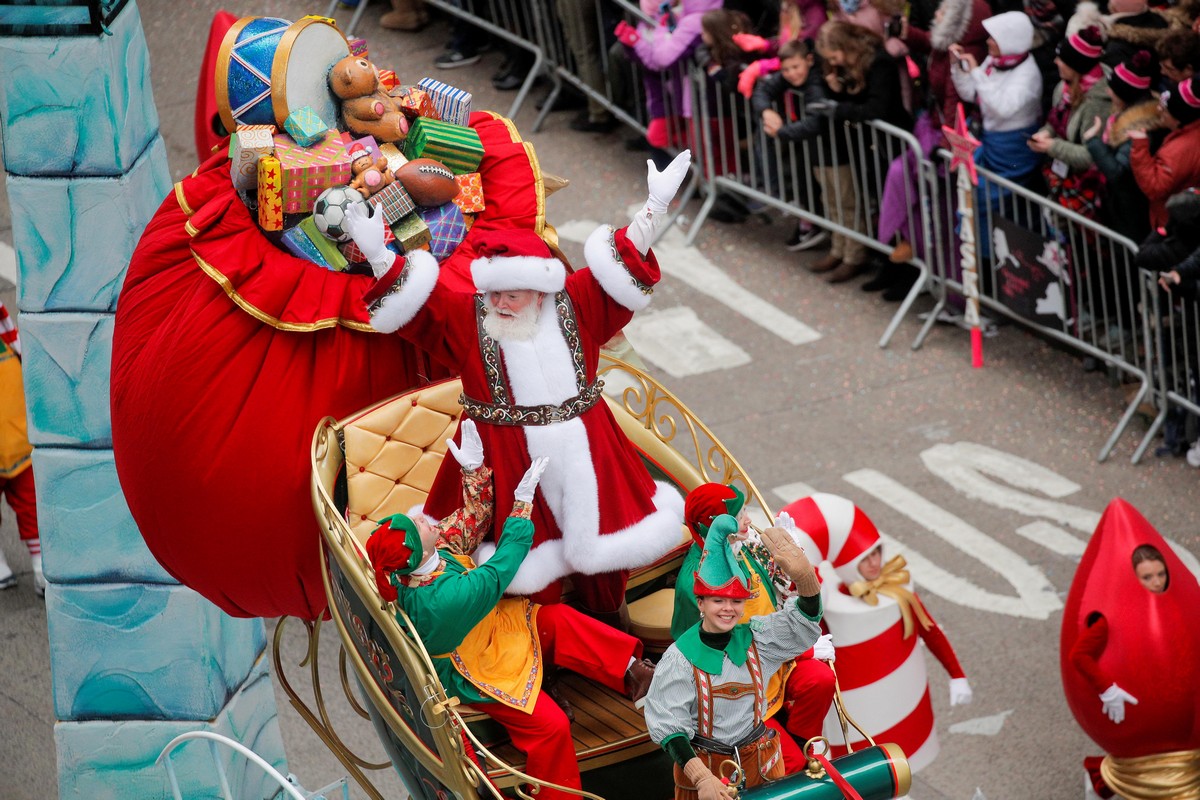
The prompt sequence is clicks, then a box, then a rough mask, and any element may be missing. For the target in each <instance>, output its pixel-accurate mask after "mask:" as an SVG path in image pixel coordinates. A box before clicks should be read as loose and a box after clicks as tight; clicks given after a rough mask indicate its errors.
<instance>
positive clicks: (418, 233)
mask: <svg viewBox="0 0 1200 800" xmlns="http://www.w3.org/2000/svg"><path fill="white" fill-rule="evenodd" d="M392 233H393V234H394V235H395V237H396V243H397V244H399V245H400V250H401V251H402V252H405V253H411V252H412V251H413V250H416V249H417V248H419V247H423V246H424V245H427V244H429V240H430V238H431V237H430V235H429V226H428V225H426V224H425V220H423V219H421V217H420V215H418V214H409V215H408V216H407V217H405V218H404V219H402V220H400V221H399V222H397V223H396V224H394V225H392Z"/></svg>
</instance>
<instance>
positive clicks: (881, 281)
mask: <svg viewBox="0 0 1200 800" xmlns="http://www.w3.org/2000/svg"><path fill="white" fill-rule="evenodd" d="M871 266H872V267H873V268H874V269H875V277H873V278H871V280H869V281H867V282H866V283H864V284H863V285H862V286H860V287H858V288H860V289H862V290H863V291H864V292H882V291H883V290H884V289H889V288H891V286H892V283H893V281H894V280H895V278H896V275H895V272H896V270H895V265H894V264H889V263H886V262H883V261H880V260H879V259H876V258H872V259H871Z"/></svg>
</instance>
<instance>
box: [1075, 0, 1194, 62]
mask: <svg viewBox="0 0 1200 800" xmlns="http://www.w3.org/2000/svg"><path fill="white" fill-rule="evenodd" d="M1089 25H1097V26H1099V27H1100V29H1101V30H1102V31H1103V32H1104V42H1105V44H1104V56H1103V58H1102V60H1103V61H1104V63H1105V64H1107V65H1108V66H1110V67H1115V66H1116V65H1117V64H1120V63H1121V62H1122V61H1124V60H1126V59H1127V58H1129V57H1130V56H1132V55H1133V54H1134V53H1136V52H1137V51H1138V50H1149V51H1150V52H1152V53H1153V52H1155V51H1156V50H1157V48H1158V43H1159V42H1160V41H1161V40H1162V38H1163V36H1165V35H1166V33H1167V30H1168V29H1170V28H1173V27H1186V26H1187V22H1186V21H1185V20H1184V19H1183V18H1182V16H1181V15H1180V14H1179V13H1178V12H1176V11H1174V10H1159V9H1156V8H1148V9H1147V10H1145V11H1142V12H1140V13H1137V14H1101V13H1100V9H1099V8H1098V7H1097V5H1096V4H1095V3H1093V2H1090V0H1086V1H1085V2H1082V3H1080V4H1079V5H1077V6H1076V7H1075V13H1073V14H1072V15H1071V19H1070V21H1069V22H1068V23H1067V33H1068V34H1070V33H1074V32H1075V31H1078V30H1081V29H1083V28H1086V27H1087V26H1089Z"/></svg>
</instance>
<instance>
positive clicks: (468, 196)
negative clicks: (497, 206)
mask: <svg viewBox="0 0 1200 800" xmlns="http://www.w3.org/2000/svg"><path fill="white" fill-rule="evenodd" d="M454 180H456V181H458V196H457V197H455V198H454V200H453V202H454V205H456V206H458V208H459V210H460V211H462V212H463V213H464V214H478V213H479V212H480V211H483V209H484V208H486V207H487V206H486V205H485V203H484V200H483V179H482V178H481V177H480V176H479V173H478V172H468V173H467V174H466V175H455V176H454Z"/></svg>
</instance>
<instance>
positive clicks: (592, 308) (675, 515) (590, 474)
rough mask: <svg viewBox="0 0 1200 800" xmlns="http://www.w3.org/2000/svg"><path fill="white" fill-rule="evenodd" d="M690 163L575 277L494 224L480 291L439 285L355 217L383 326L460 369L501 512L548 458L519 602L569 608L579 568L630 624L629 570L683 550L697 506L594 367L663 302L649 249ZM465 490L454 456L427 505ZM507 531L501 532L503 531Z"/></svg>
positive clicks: (374, 314) (443, 507)
mask: <svg viewBox="0 0 1200 800" xmlns="http://www.w3.org/2000/svg"><path fill="white" fill-rule="evenodd" d="M690 160H691V154H690V153H689V152H687V151H685V152H683V153H681V154H680V155H679V156H678V157H677V158H675V160H674V161H672V162H671V164H670V166H668V167H667V168H666V169H665V170H663V171H661V172H659V171H658V170H657V169H655V168H654V165H653V164H652V163H651V164H650V165H649V177H648V183H649V198H648V199H647V201H646V203H645V205H644V206H643V207H642V208H641V209H640V210H639V211H638V213H637V214H636V215H635V216H634V219H633V221H632V222H631V223H630V224H629V226H628V227H625V228H622V229H620V230H616V231H614V230H613V229H611V228H609V227H601V228H599V229H597V230H596V231H595V232H594V233H592V235H591V236H590V237H589V238H588V240H587V242H586V244H585V246H584V256H585V258H586V260H587V263H588V265H589V266H588V267H587V268H585V269H581V270H578V271H576V272H574V273H572V274H571V275H567V273H566V269H565V267H564V265H563V264H562V262H561V261H559V260H558V259H556V258H555V257H554V256H553V254H552V253H551V251H550V248H549V247H548V246H547V245H546V243H545V242H544V241H543V240H542V239H541V238H540V237H539V236H538V235H537V234H536V233H534V232H533V231H531V230H528V229H510V230H496V231H489V232H488V234H487V235H486V236H485V237H483V238H482V239H481V241H480V243H479V246H478V249H477V253H478V256H479V257H478V258H476V260H475V261H474V262H472V264H471V275H472V278H473V279H474V282H475V287H476V289H477V290H478V294H474V295H467V294H461V293H455V292H453V291H451V290H449V289H447V288H446V287H445V286H443V285H441V284H440V283H439V282H438V279H437V278H438V265H437V262H436V261H435V260H434V258H433V257H432V256H431V255H430V254H428V253H426V252H424V251H420V250H417V251H414V252H412V253H409V254H408V255H407V256H396V255H395V254H393V253H392V252H391V251H389V250H388V249H387V248H386V247H385V246H384V244H383V225H384V223H383V219H382V217H381V216H380V215H378V214H376V215H375V216H370V215H369V214H370V211H369V210H368V209H367V208H366V207H365V206H364V205H357V206H354V207H352V208H351V209H350V212H349V213H348V215H347V216H348V221H347V228H348V230H349V232H350V235H351V236H352V238H353V239H354V241H355V243H356V244H357V245H358V246H359V248H360V249H361V250H362V252H363V253H364V254H365V255H366V256H367V258H368V260H369V262H370V264H371V269H372V271H373V272H374V273H375V276H376V278H377V281H376V283H375V285H374V286H373V287H372V289H371V290H370V291H369V292H368V293H367V295H366V297H365V298H364V300H365V301H366V303H367V306H368V310H369V312H370V315H371V325H372V326H373V327H374V328H376V329H377V330H380V331H383V332H392V331H395V332H397V333H399V334H400V335H401V336H403V337H404V338H405V339H407V340H408V341H410V342H412V343H413V344H416V345H417V346H418V347H421V348H423V349H425V350H426V351H428V352H429V353H430V354H431V356H432V357H433V358H434V359H436V360H439V361H441V362H442V363H444V364H445V365H447V366H449V367H450V368H452V369H454V370H455V371H457V372H458V373H459V374H460V375H461V376H462V382H463V396H462V404H463V409H464V414H465V415H466V416H467V417H469V418H471V419H474V420H475V422H476V423H477V424H478V426H479V433H480V436H481V438H482V439H483V444H484V448H485V452H487V453H488V454H489V458H490V459H491V464H490V466H491V467H492V469H493V473H494V479H495V492H496V504H497V507H500V508H505V507H507V506H509V505H511V503H512V495H513V490H514V489H515V488H516V485H517V483H518V482H519V481H520V479H521V476H522V475H523V474H524V473H525V471H526V469H528V467H529V465H530V463H531V461H532V459H534V458H539V457H543V456H545V457H549V458H550V463H551V467H550V469H549V470H548V471H547V472H546V475H545V476H544V477H543V478H542V482H541V484H540V486H539V488H538V498H539V502H536V503H535V505H534V510H533V522H534V525H535V530H536V533H535V536H534V543H533V548H532V549H531V550H530V552H529V555H528V556H526V558H525V560H524V561H523V562H522V564H521V568H520V570H519V571H518V572H517V574H516V577H515V578H514V579H513V581H512V583H511V584H510V585H509V592H510V593H512V594H525V595H530V596H532V597H533V599H534V600H535V601H536V602H539V603H553V602H557V601H558V600H559V598H560V596H561V593H562V586H561V580H562V578H564V577H566V576H568V575H575V576H576V577H575V579H574V585H575V588H576V589H577V590H578V591H579V593H580V599H581V602H582V604H583V606H584V607H585V608H586V609H588V610H589V611H591V612H593V613H595V614H597V615H601V616H608V615H616V614H618V613H619V612H620V610H621V609H622V608H623V605H624V595H625V578H626V572H625V571H626V570H628V569H631V568H634V567H639V566H643V565H645V564H648V563H650V562H652V561H654V560H655V559H657V558H659V557H661V556H662V555H664V554H665V553H667V552H668V551H670V550H671V548H673V547H675V546H676V545H678V544H679V542H680V538H681V528H680V525H681V523H682V520H683V499H682V497H681V496H680V494H679V492H678V491H677V490H676V489H675V488H674V487H673V486H671V485H670V484H666V483H660V482H655V481H654V480H652V479H651V477H650V474H649V473H648V472H647V470H646V467H645V466H644V464H643V463H642V461H641V459H640V457H639V456H638V453H637V451H636V450H635V449H634V448H633V446H632V445H631V444H630V442H629V440H628V439H627V438H626V437H625V435H624V434H623V433H622V432H621V431H620V429H619V428H618V426H617V423H616V420H615V419H614V418H613V416H612V412H611V411H609V409H608V406H607V405H606V404H605V403H604V402H603V400H602V397H601V388H602V382H601V381H599V380H597V377H596V370H597V366H598V361H599V355H600V348H601V346H602V345H603V344H604V343H605V342H607V341H608V340H609V339H610V338H611V337H612V336H613V335H615V334H616V333H617V332H619V331H620V330H621V329H622V328H623V327H624V326H625V325H626V323H628V322H629V320H630V319H632V317H633V314H634V312H636V311H638V310H640V309H642V308H645V307H646V306H647V305H648V304H649V303H650V298H651V295H652V293H653V291H654V285H655V284H656V283H657V282H658V280H659V268H658V263H657V260H656V259H655V257H654V254H653V253H652V252H651V251H650V244H651V242H652V241H653V240H654V237H655V234H656V232H657V231H658V229H659V228H660V227H661V226H662V224H663V223H664V222H665V221H666V212H667V207H668V205H669V203H670V202H671V199H672V198H673V197H674V195H675V193H676V191H678V189H679V185H680V183H682V181H683V177H684V176H685V175H686V174H687V170H688V165H689V163H690ZM459 494H460V493H459V476H458V474H457V470H456V469H455V464H454V463H453V462H452V461H450V460H446V461H445V462H443V464H442V469H441V471H440V472H439V473H438V475H437V478H436V479H435V480H434V484H433V487H432V489H431V491H430V495H429V498H428V500H427V502H426V508H425V511H426V512H427V513H429V514H430V515H432V516H433V517H435V518H441V517H444V516H446V515H447V514H449V513H450V512H452V511H453V510H454V509H455V508H456V506H457V504H458V503H459V502H460V496H459ZM500 533H501V527H500V524H499V523H497V525H496V527H495V529H494V533H493V538H494V539H498V538H499V536H500ZM485 546H486V545H485ZM493 546H494V544H493ZM481 549H482V548H481ZM479 556H480V557H481V558H485V557H486V556H487V552H483V553H480V554H479ZM614 621H615V620H614Z"/></svg>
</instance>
